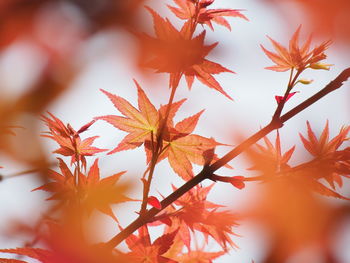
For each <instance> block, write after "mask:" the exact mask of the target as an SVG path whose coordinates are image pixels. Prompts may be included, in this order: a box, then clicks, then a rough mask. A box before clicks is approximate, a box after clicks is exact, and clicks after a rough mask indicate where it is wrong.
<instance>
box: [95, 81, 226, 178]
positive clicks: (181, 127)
mask: <svg viewBox="0 0 350 263" xmlns="http://www.w3.org/2000/svg"><path fill="white" fill-rule="evenodd" d="M136 84H137V83H136ZM137 90H138V104H139V105H138V106H139V109H136V108H135V107H133V106H132V105H131V104H130V103H129V102H128V101H126V100H125V99H123V98H121V97H119V96H116V95H113V94H111V93H109V92H106V91H103V92H104V93H105V94H106V95H107V96H108V98H109V99H110V100H111V101H112V103H113V104H114V106H115V107H116V108H117V109H118V110H119V111H120V112H121V113H122V114H123V115H124V116H125V117H121V116H115V115H107V116H101V117H96V118H95V119H100V120H104V121H107V122H108V123H110V124H112V125H113V126H114V127H116V128H117V129H120V130H123V131H126V132H128V133H129V134H128V135H127V136H125V138H124V139H123V140H122V141H121V142H120V143H119V144H118V146H117V147H116V148H115V149H114V150H112V151H111V152H110V153H109V154H112V153H115V152H119V151H123V150H128V149H134V148H136V147H139V146H141V145H142V144H144V146H145V150H146V155H147V163H149V162H150V160H151V158H152V153H153V152H152V149H154V147H155V144H156V138H157V137H158V135H159V134H158V132H159V125H160V124H159V123H160V121H159V120H160V119H163V118H164V117H163V116H164V115H165V112H166V108H167V107H168V105H163V106H161V107H160V109H159V110H158V111H157V110H156V108H155V107H154V106H153V105H152V103H151V102H150V101H149V99H148V97H147V96H146V94H145V93H144V91H143V90H142V88H141V87H140V86H139V85H138V84H137ZM184 101H185V100H181V101H178V102H175V103H173V104H172V105H171V109H170V112H169V116H168V119H167V124H166V127H165V129H164V131H163V132H164V136H162V139H163V140H162V142H161V143H162V145H163V146H162V147H163V148H162V149H163V151H162V153H161V154H160V156H159V158H158V162H160V161H161V160H163V159H166V158H168V161H169V163H170V165H171V167H172V168H173V170H174V171H175V172H176V173H177V174H178V175H179V176H181V177H182V178H183V179H184V180H189V179H191V178H192V177H193V172H192V163H195V164H198V165H204V164H205V158H204V153H205V152H206V151H208V150H212V149H213V148H215V147H216V146H217V145H220V143H218V142H216V141H215V140H214V139H212V138H205V137H203V136H200V135H196V134H191V133H192V132H193V130H194V129H195V127H196V125H197V122H198V119H199V117H200V115H201V114H202V113H203V111H201V112H199V113H197V114H195V115H193V116H191V117H188V118H186V119H184V120H182V121H180V122H179V123H177V124H176V125H175V126H174V123H173V118H174V116H175V114H176V112H177V110H178V109H179V108H180V106H181V105H182V104H183V102H184ZM215 158H217V157H216V156H214V160H215Z"/></svg>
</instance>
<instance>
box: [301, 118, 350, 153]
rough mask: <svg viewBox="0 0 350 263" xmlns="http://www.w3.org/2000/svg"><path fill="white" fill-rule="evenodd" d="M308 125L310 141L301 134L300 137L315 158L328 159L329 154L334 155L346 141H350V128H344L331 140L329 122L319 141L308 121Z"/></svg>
mask: <svg viewBox="0 0 350 263" xmlns="http://www.w3.org/2000/svg"><path fill="white" fill-rule="evenodd" d="M306 124H307V135H308V139H306V138H305V137H304V136H303V135H302V134H301V133H299V135H300V138H301V140H302V142H303V144H304V147H305V149H306V150H307V151H308V152H309V153H310V154H311V155H313V156H315V157H318V158H322V157H327V155H329V154H333V153H334V152H335V151H336V150H337V149H338V148H339V147H340V146H341V145H342V144H343V143H344V142H345V141H346V140H348V138H347V135H348V133H349V131H350V126H345V127H342V128H341V129H340V131H339V133H338V135H337V136H335V137H334V138H333V139H331V140H329V127H328V121H327V123H326V125H325V127H324V129H323V131H322V134H321V135H320V138H319V139H317V137H316V135H315V133H314V132H313V130H312V128H311V125H310V123H309V122H308V121H307V122H306Z"/></svg>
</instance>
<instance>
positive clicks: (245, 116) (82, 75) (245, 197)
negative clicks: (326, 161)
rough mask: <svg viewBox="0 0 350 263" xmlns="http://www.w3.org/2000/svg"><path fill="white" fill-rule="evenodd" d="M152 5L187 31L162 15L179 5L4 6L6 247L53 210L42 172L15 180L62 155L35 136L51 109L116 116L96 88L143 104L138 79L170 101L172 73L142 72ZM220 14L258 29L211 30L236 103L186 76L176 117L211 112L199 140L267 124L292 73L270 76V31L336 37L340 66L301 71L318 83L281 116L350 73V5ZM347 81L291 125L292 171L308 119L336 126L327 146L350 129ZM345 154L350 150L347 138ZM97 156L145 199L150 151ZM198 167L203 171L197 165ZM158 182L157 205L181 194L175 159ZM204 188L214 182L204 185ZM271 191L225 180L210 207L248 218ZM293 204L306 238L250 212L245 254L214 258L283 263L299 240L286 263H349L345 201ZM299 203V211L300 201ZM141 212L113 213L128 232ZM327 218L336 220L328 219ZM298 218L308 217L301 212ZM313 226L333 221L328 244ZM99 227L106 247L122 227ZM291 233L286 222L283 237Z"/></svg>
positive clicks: (264, 7) (317, 125) (238, 3)
mask: <svg viewBox="0 0 350 263" xmlns="http://www.w3.org/2000/svg"><path fill="white" fill-rule="evenodd" d="M145 4H147V5H149V6H152V7H153V8H154V9H155V10H157V11H158V12H159V13H160V14H161V15H162V16H167V17H169V18H170V20H171V21H174V22H173V23H174V24H175V25H177V26H181V21H179V20H178V19H177V18H175V17H174V15H172V14H171V13H170V11H169V10H168V9H167V7H166V4H172V2H171V1H155V0H153V1H152V0H150V1H142V0H31V1H27V0H10V1H1V2H0V90H1V97H0V115H1V118H0V121H1V123H0V127H1V130H2V131H3V132H2V133H1V137H0V146H1V153H0V154H1V155H0V157H1V158H0V166H2V168H1V170H0V174H1V175H2V176H3V180H2V181H1V183H0V200H1V205H0V215H1V220H0V222H1V223H0V232H1V235H0V247H2V248H10V247H19V246H23V244H24V243H25V241H26V238H27V237H26V236H25V235H24V236H17V235H13V234H11V233H12V232H11V229H10V228H11V225H12V224H13V222H16V221H21V222H23V221H25V223H27V224H29V225H30V224H34V223H35V221H36V220H38V218H40V216H41V215H42V213H44V212H45V210H46V209H47V208H48V204H47V202H45V201H44V199H45V198H47V196H46V195H45V194H43V193H40V192H31V190H32V189H34V188H36V187H38V186H40V185H41V184H42V181H43V180H44V179H43V178H42V177H41V176H40V174H39V175H38V173H26V174H25V175H23V176H14V175H16V174H17V173H19V172H22V171H26V170H30V169H37V168H38V167H39V168H43V167H47V166H48V165H50V163H51V162H52V161H54V160H55V159H54V156H53V155H51V154H50V152H52V151H53V150H55V149H56V148H57V147H56V145H55V144H54V143H52V142H49V141H48V140H47V139H45V138H40V137H39V134H40V132H41V131H43V130H46V128H45V127H44V125H43V123H42V122H41V121H40V114H45V112H46V111H50V112H52V113H53V114H55V115H56V116H57V117H59V118H60V119H61V120H63V121H64V122H65V123H70V124H71V125H72V126H73V127H74V128H76V129H78V128H79V127H81V126H82V125H84V124H86V123H87V122H89V121H91V120H92V118H94V117H96V116H102V115H108V114H116V115H117V114H118V113H117V111H116V109H115V108H114V107H113V105H112V104H111V103H109V101H108V100H107V98H106V97H105V96H104V95H103V94H102V93H101V92H100V91H99V89H104V90H107V91H109V92H111V93H113V94H117V95H119V96H121V97H123V98H125V99H127V100H129V101H130V102H131V103H132V104H133V105H136V102H137V91H136V88H135V86H134V84H133V80H132V79H133V78H135V79H136V80H138V82H139V83H140V85H141V86H142V87H143V89H144V90H145V92H146V93H147V94H148V96H149V98H150V100H151V101H152V103H153V104H154V105H156V107H158V106H159V105H160V104H166V103H167V97H168V96H169V89H168V88H167V87H168V77H167V75H166V74H153V73H152V71H145V70H142V69H141V68H140V67H139V62H138V50H139V49H138V46H137V42H136V39H135V37H134V33H135V32H144V31H146V32H152V19H151V17H150V15H149V13H148V12H146V11H145V9H144V7H143V6H144V5H145ZM213 8H232V9H242V10H244V11H242V12H243V13H244V14H245V15H246V16H247V17H248V18H249V20H250V21H249V22H247V21H244V20H242V19H236V18H232V19H231V18H229V20H230V21H229V22H230V24H231V27H232V31H231V32H229V31H228V30H227V29H225V28H223V27H215V32H212V31H211V30H210V29H208V28H205V29H206V30H207V39H206V42H207V43H208V44H211V43H214V42H219V46H218V47H217V48H216V49H215V50H214V51H213V52H212V53H211V54H210V59H211V60H213V61H215V62H218V63H220V64H222V65H223V66H225V67H227V68H228V69H231V70H233V71H235V72H236V74H228V73H227V74H226V73H225V74H220V75H218V76H217V77H216V78H217V80H218V81H219V82H220V84H221V86H222V87H223V89H224V90H225V91H226V92H227V93H228V94H229V95H230V96H231V97H233V99H234V101H230V100H228V99H227V98H226V97H224V96H222V95H221V94H219V93H218V92H216V91H214V90H212V89H208V88H207V87H204V85H203V84H201V83H199V82H198V81H195V83H194V86H193V88H192V90H191V91H189V90H188V89H187V87H186V83H185V81H183V80H182V81H181V82H180V87H179V89H178V91H177V94H176V97H175V100H180V99H182V98H187V101H186V103H185V104H184V105H183V107H182V108H181V110H180V111H179V112H178V114H177V116H176V120H182V119H183V118H184V117H187V116H190V115H193V114H195V113H197V112H198V111H200V110H202V109H206V110H205V113H204V114H203V115H202V117H201V120H200V121H199V124H198V126H197V129H196V130H195V132H196V134H200V135H203V136H206V137H214V138H215V139H216V140H217V141H219V142H222V143H226V144H231V145H236V144H238V143H239V142H240V141H241V140H242V138H246V137H248V136H249V135H251V134H253V133H254V132H256V131H257V130H258V129H260V128H261V127H262V126H264V125H265V124H267V123H268V122H269V121H270V119H271V117H272V114H273V112H274V109H275V107H276V101H275V98H274V97H275V95H283V93H284V91H285V87H286V85H287V82H288V77H289V75H288V74H289V73H288V72H285V73H276V72H273V71H268V70H265V69H264V67H267V66H270V65H272V62H271V61H270V60H269V59H268V58H267V57H266V56H265V55H264V53H263V52H262V50H261V48H260V46H259V45H260V44H262V45H264V47H266V48H267V49H269V50H272V47H271V44H270V42H269V41H268V39H267V37H266V35H268V36H270V37H272V38H273V39H275V40H277V41H279V42H280V43H282V44H283V45H288V40H289V39H290V37H291V35H292V34H293V32H294V31H295V30H296V29H297V28H298V26H299V25H302V29H301V39H302V40H303V41H304V40H306V38H307V37H308V35H309V34H310V33H311V32H312V33H313V36H314V38H313V41H314V42H313V43H315V44H319V43H321V42H323V41H325V40H329V39H331V40H332V41H333V44H332V46H331V47H330V49H329V50H328V51H327V52H326V54H328V58H327V60H326V61H325V63H328V64H334V65H333V66H332V67H331V70H330V71H311V70H310V71H306V72H304V73H303V75H302V77H304V78H306V79H313V80H314V81H313V82H312V84H310V85H307V86H303V85H300V86H297V87H296V90H297V91H299V93H298V94H296V95H295V96H294V97H293V98H291V99H290V101H288V103H287V105H286V109H285V110H288V109H290V108H292V107H293V106H295V105H297V104H298V103H300V102H302V101H303V100H305V99H306V98H308V97H309V96H311V95H312V94H314V93H316V92H317V91H318V90H320V89H321V88H323V87H324V86H325V85H326V84H328V83H329V82H330V81H331V80H332V79H334V78H335V77H336V76H337V75H338V74H339V73H340V72H341V71H342V70H343V69H345V68H347V67H349V66H350V63H349V61H350V48H349V46H350V20H349V19H348V14H349V13H350V2H349V1H348V0H334V1H326V0H216V1H215V3H214V4H213ZM198 32H201V30H199V31H198ZM349 85H350V84H349V83H346V84H345V85H344V87H343V88H341V89H340V90H337V91H335V92H334V93H332V94H330V95H328V96H326V98H324V99H322V100H321V101H319V102H317V103H316V104H315V105H313V106H311V107H310V108H308V109H307V110H305V111H304V112H302V113H301V114H299V115H298V116H297V117H295V118H293V119H292V120H290V121H288V123H286V124H285V125H284V127H283V128H282V129H281V130H280V136H281V141H282V151H287V150H288V149H289V148H291V147H292V146H293V145H296V147H297V148H296V153H295V154H294V156H293V157H292V160H291V161H290V164H292V165H296V164H298V163H300V162H303V161H305V160H309V159H310V156H309V155H307V154H306V152H305V150H303V148H302V144H301V141H300V139H299V135H298V133H299V132H301V133H302V134H306V120H309V121H310V122H311V124H312V127H313V129H314V131H315V133H316V134H317V135H319V134H320V133H321V131H322V129H323V127H324V126H325V124H326V121H327V120H329V126H330V135H331V138H332V137H333V136H335V135H336V134H337V132H338V131H339V129H340V127H341V126H343V125H349V117H350V114H349V112H350V110H349V107H350V106H349V98H350V88H349ZM11 133H14V134H15V135H12V134H11ZM86 134H87V136H95V135H99V136H101V137H100V138H99V139H98V140H97V141H96V144H95V145H96V146H97V147H100V148H107V149H113V148H114V147H116V145H117V144H118V143H119V142H120V140H121V139H122V138H123V137H124V136H125V134H124V133H122V132H116V130H115V129H114V128H113V127H111V126H110V125H108V124H105V123H102V122H99V123H96V124H94V125H93V126H92V127H91V128H90V130H89V131H88V132H87V133H86ZM269 138H270V139H271V140H274V139H275V133H271V134H270V135H269ZM346 146H349V143H348V142H347V145H346ZM229 149H230V147H219V148H218V150H217V152H218V155H219V156H222V155H223V154H225V153H226V152H228V151H229ZM98 156H99V158H100V167H101V171H102V174H104V175H106V176H107V175H111V174H113V173H115V172H118V171H123V170H127V171H128V173H127V176H126V178H124V180H126V181H128V180H129V181H132V182H134V183H133V186H134V187H133V191H132V193H131V194H130V195H131V196H132V197H133V198H140V195H139V193H140V192H141V191H142V190H141V189H142V185H141V182H140V181H139V179H138V178H139V176H140V175H141V174H142V173H143V172H144V170H145V168H146V163H145V155H144V152H143V149H141V148H139V149H136V150H133V151H126V152H122V153H117V154H114V155H108V156H106V155H103V154H100V155H98ZM91 160H93V158H92V159H91ZM91 160H90V161H89V163H91ZM135 163H139V165H135ZM230 164H232V166H234V167H235V169H234V170H229V169H221V170H220V174H221V175H226V176H233V175H243V176H248V175H250V174H254V173H253V172H252V171H247V170H246V168H248V167H250V166H251V164H249V161H247V160H246V159H245V158H243V157H239V158H237V159H235V160H234V161H232V162H231V163H230ZM88 166H89V165H88ZM195 169H196V171H200V169H201V168H200V167H195ZM7 177H9V178H7ZM10 177H11V179H10ZM12 177H13V178H12ZM154 182H155V183H154V185H153V186H152V190H151V191H152V193H154V195H156V196H158V197H160V194H162V195H167V194H169V193H171V191H172V188H171V184H174V185H176V186H177V187H179V186H181V185H182V183H183V181H182V180H181V179H179V178H178V177H177V176H175V175H174V174H173V172H172V170H170V168H169V165H168V163H167V162H162V163H160V164H159V166H158V167H157V172H156V175H155V181H154ZM207 184H208V185H209V184H210V183H209V182H205V183H204V185H207ZM349 186H350V184H349V183H348V182H345V183H344V186H343V187H342V189H340V190H339V192H341V193H342V194H343V195H345V196H350V190H349ZM263 187H264V186H263V185H261V184H260V183H256V182H251V183H249V182H248V183H247V186H246V188H245V189H243V190H237V189H234V188H232V186H231V185H227V184H223V183H217V184H216V185H215V186H214V189H213V192H212V193H211V195H210V196H209V198H210V200H211V201H213V202H217V203H218V204H222V205H226V206H228V207H229V208H230V209H232V211H233V212H234V213H242V214H250V213H251V211H253V210H255V208H256V205H257V204H260V203H259V202H258V201H259V200H260V199H262V196H263V189H262V188H263ZM158 193H160V194H158ZM276 195H277V193H276ZM293 198H294V197H288V198H287V197H286V199H285V208H284V209H286V208H287V209H286V210H287V211H284V210H283V209H282V210H280V213H281V214H284V215H285V216H286V217H288V216H297V217H298V215H296V214H295V213H302V211H304V210H308V211H309V213H310V217H311V216H313V217H312V220H310V221H307V220H306V219H305V220H304V219H302V221H303V222H304V221H305V222H304V223H305V224H303V223H301V224H300V228H299V229H298V231H299V232H300V233H299V232H298V231H296V232H293V233H289V234H283V235H282V234H281V235H279V236H277V237H276V236H275V233H273V231H274V230H276V229H275V228H274V227H276V224H278V223H271V222H275V221H274V220H270V221H269V220H266V221H267V223H266V222H264V223H262V222H263V221H264V220H260V219H256V217H254V216H252V217H251V219H247V220H243V221H241V222H240V223H241V226H240V227H238V228H237V229H235V233H237V234H238V235H239V236H237V237H235V238H234V241H235V243H236V244H237V245H238V247H239V249H234V250H232V251H231V252H230V254H229V255H225V256H222V257H220V258H218V259H217V260H216V261H215V262H218V263H220V262H221V263H224V262H247V263H248V262H249V263H250V262H252V260H254V262H255V263H259V262H279V261H276V260H275V261H273V260H272V259H270V261H268V258H269V256H271V257H272V256H273V255H272V254H273V253H274V252H273V251H276V250H281V249H282V248H281V247H279V245H281V244H282V243H288V242H283V238H285V239H293V237H295V238H296V239H298V237H299V235H300V236H302V239H303V241H302V244H303V246H302V247H303V249H295V250H294V251H293V253H292V254H291V255H290V256H288V260H287V261H286V262H288V263H297V262H298V263H300V262H308V263H309V262H315V263H322V262H340V263H347V262H350V253H349V252H348V251H347V247H348V244H349V243H350V231H349V229H350V227H349V226H350V220H349V219H350V215H349V214H350V213H349V204H348V203H347V202H346V201H339V200H335V199H330V198H319V199H320V200H319V199H317V207H315V206H314V203H310V204H308V205H310V207H308V206H307V205H305V204H303V206H302V209H301V210H299V209H292V208H291V209H288V208H289V207H290V206H289V205H290V204H288V202H289V201H290V200H292V199H293ZM294 200H298V198H295V199H294ZM299 200H300V203H303V202H304V201H303V200H302V199H299ZM310 202H311V201H310ZM304 203H305V202H304ZM138 205H139V204H132V205H130V204H127V205H125V207H124V206H119V207H118V209H116V210H115V211H118V212H116V214H117V216H118V213H120V214H122V215H123V216H120V221H121V224H122V225H123V226H126V225H127V224H128V222H130V221H131V220H132V219H133V218H135V217H136V214H135V213H134V211H137V210H138ZM261 205H262V204H261ZM300 206H301V205H300ZM279 209H280V208H279ZM120 211H121V212H120ZM288 213H294V214H293V215H289V214H288ZM331 214H332V215H334V214H337V215H338V214H339V216H334V217H331V216H329V215H331ZM98 217H99V215H96V218H93V219H92V220H100V219H99V218H98ZM271 217H273V218H274V219H276V217H278V216H277V214H275V215H274V214H272V215H271ZM300 217H301V218H303V215H302V214H301V215H300ZM315 218H318V219H319V220H321V221H322V220H324V221H327V220H328V221H331V220H330V219H329V218H336V219H334V221H336V222H335V223H334V222H332V223H329V228H328V229H327V231H329V232H332V234H331V235H328V236H327V238H325V239H327V240H322V241H321V242H316V241H315V240H316V239H315V238H309V237H307V238H306V237H305V235H310V236H312V235H313V234H310V233H308V231H306V228H308V227H311V226H313V225H314V224H315ZM103 220H104V227H103V229H99V230H98V231H96V232H98V233H97V234H98V235H99V236H100V238H101V240H106V239H109V238H111V237H112V236H113V235H114V234H115V233H116V232H117V231H118V229H117V226H116V225H115V223H114V222H113V221H112V220H109V219H103ZM281 220H284V219H281ZM328 221H327V222H328ZM269 222H270V225H269ZM279 222H280V221H279ZM284 223H285V224H294V223H295V221H288V220H286V221H284ZM273 224H275V226H273ZM281 225H283V224H282V223H281ZM283 227H284V226H281V229H283ZM286 228H288V227H286ZM276 231H277V230H276ZM281 231H283V230H281ZM291 231H292V230H291ZM315 231H316V230H315ZM94 232H95V231H94ZM297 232H298V233H297ZM310 232H312V231H310ZM95 234H96V233H95ZM315 236H317V235H316V234H315ZM279 238H281V239H282V240H279ZM325 243H327V244H325ZM209 245H210V246H209V247H210V249H212V250H213V251H217V250H218V249H219V248H218V247H215V245H214V244H211V243H210V244H209ZM299 245H300V244H299ZM324 247H327V248H328V249H330V252H329V251H327V253H328V254H332V255H333V254H334V255H335V256H334V259H332V260H333V261H331V259H330V257H329V258H328V259H326V258H324V257H323V252H324V251H323V250H324ZM327 253H326V254H327Z"/></svg>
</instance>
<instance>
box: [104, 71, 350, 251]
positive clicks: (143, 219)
mask: <svg viewBox="0 0 350 263" xmlns="http://www.w3.org/2000/svg"><path fill="white" fill-rule="evenodd" d="M349 77H350V68H347V69H346V70H344V71H343V72H342V73H341V74H339V75H338V77H336V78H335V79H334V80H333V81H331V82H330V83H329V84H328V85H327V86H326V87H325V88H323V89H322V90H321V91H319V92H318V93H316V94H315V95H313V96H312V97H310V98H308V99H307V100H305V101H304V102H302V103H300V104H299V105H298V106H296V107H294V108H293V109H291V110H290V111H288V112H287V113H286V114H284V115H282V116H281V117H280V118H279V119H272V121H271V122H270V123H269V124H268V125H267V126H265V127H264V128H262V129H261V130H260V131H258V132H257V133H255V134H254V135H252V136H251V137H249V138H248V139H246V140H245V141H243V142H242V143H241V144H239V145H238V146H237V147H235V148H234V149H233V150H231V151H230V152H229V153H227V154H226V155H225V156H223V157H222V158H221V159H219V160H217V161H216V162H215V163H213V164H211V165H210V166H204V168H203V170H202V171H201V172H200V173H199V174H197V175H196V176H195V177H193V178H192V179H191V180H189V181H188V182H186V183H185V184H184V185H182V186H181V187H180V188H178V189H177V190H176V191H175V192H173V193H172V194H170V195H169V196H167V197H166V198H165V199H164V200H163V201H161V205H162V209H161V210H158V209H156V208H152V209H150V210H148V211H147V212H146V213H144V214H143V215H142V216H139V217H138V218H137V219H135V220H134V221H133V222H132V223H131V224H130V225H128V226H127V227H126V228H125V229H123V230H122V231H121V232H120V233H118V234H117V235H115V236H114V237H113V238H112V239H111V240H109V241H108V242H107V243H106V244H105V245H106V246H107V247H109V248H111V249H112V248H114V247H116V246H117V245H118V244H119V243H121V242H122V241H123V240H124V239H125V238H127V237H128V236H129V235H130V234H132V233H133V232H134V231H136V230H137V229H138V228H139V227H141V226H142V225H144V224H147V223H148V222H150V221H151V220H152V218H153V217H154V216H155V215H157V214H158V213H159V212H160V211H162V210H163V209H165V208H166V207H167V206H169V205H170V204H172V203H173V202H174V201H175V200H177V199H178V198H180V197H181V196H182V195H184V194H185V193H187V192H188V191H189V190H190V189H192V188H193V187H195V186H196V185H198V184H199V183H201V182H202V181H204V180H205V179H209V178H210V177H211V176H212V175H213V173H214V172H215V171H216V170H218V169H219V168H221V167H223V166H224V165H225V164H227V163H228V162H229V161H231V160H232V159H234V158H235V157H236V156H238V155H239V154H241V153H242V152H243V151H245V150H247V149H248V148H249V147H250V146H252V145H253V144H255V143H256V142H257V141H259V140H260V139H261V138H263V137H264V136H265V135H267V134H269V133H270V132H271V131H273V130H275V129H278V128H281V127H282V126H283V124H284V123H285V122H286V121H288V120H289V119H291V118H293V117H294V116H295V115H297V114H298V113H300V112H301V111H303V110H305V109H306V108H308V107H309V106H311V105H312V104H314V103H315V102H317V101H318V100H320V99H321V98H323V97H324V96H326V95H327V94H328V93H330V92H332V91H335V90H337V89H339V88H340V87H341V86H342V85H343V82H344V81H346V80H347V79H348V78H349Z"/></svg>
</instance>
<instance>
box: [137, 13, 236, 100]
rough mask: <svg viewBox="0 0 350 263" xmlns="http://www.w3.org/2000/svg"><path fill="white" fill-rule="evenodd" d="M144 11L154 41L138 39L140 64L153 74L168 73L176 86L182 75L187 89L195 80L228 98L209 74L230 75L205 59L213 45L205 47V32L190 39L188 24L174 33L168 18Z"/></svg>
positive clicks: (145, 36) (227, 70)
mask: <svg viewBox="0 0 350 263" xmlns="http://www.w3.org/2000/svg"><path fill="white" fill-rule="evenodd" d="M148 10H149V12H150V13H151V14H152V16H153V21H154V29H155V33H156V38H154V37H151V36H149V35H146V34H143V35H141V36H139V37H140V40H141V43H142V45H141V46H142V47H143V49H144V50H142V52H141V61H143V62H142V64H143V65H144V66H146V67H149V68H152V69H155V70H157V72H168V73H170V79H171V82H175V83H176V82H177V81H178V80H179V76H180V77H181V75H182V74H183V75H185V76H186V81H187V85H188V88H189V89H190V88H191V87H192V84H193V81H194V78H195V77H196V78H197V79H198V80H199V81H200V82H202V83H203V84H204V85H206V86H208V87H209V88H213V89H215V90H217V91H219V92H221V93H222V94H224V95H225V96H226V97H228V98H229V99H232V98H231V97H230V96H229V95H228V94H227V93H226V92H225V91H224V90H223V89H222V87H221V86H220V84H219V83H218V82H217V81H216V79H215V78H214V77H213V76H212V75H213V74H219V73H222V72H231V73H234V72H233V71H231V70H229V69H227V68H225V67H223V66H221V65H220V64H218V63H215V62H212V61H209V60H207V59H206V58H205V57H206V56H207V55H208V53H209V52H210V51H211V50H212V49H213V48H215V47H216V45H217V43H214V44H212V45H209V46H206V45H204V38H205V31H203V32H202V33H201V34H199V35H198V36H197V37H194V38H193V37H192V33H190V23H189V22H186V23H185V24H184V26H183V27H182V29H181V30H180V31H178V30H177V29H176V28H175V27H174V26H173V25H172V24H171V23H170V21H169V20H168V19H163V18H162V17H160V16H159V15H158V14H157V13H156V12H155V11H154V10H152V9H151V8H148ZM171 85H174V84H171Z"/></svg>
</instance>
